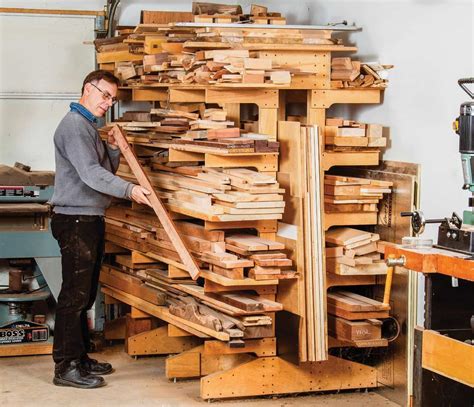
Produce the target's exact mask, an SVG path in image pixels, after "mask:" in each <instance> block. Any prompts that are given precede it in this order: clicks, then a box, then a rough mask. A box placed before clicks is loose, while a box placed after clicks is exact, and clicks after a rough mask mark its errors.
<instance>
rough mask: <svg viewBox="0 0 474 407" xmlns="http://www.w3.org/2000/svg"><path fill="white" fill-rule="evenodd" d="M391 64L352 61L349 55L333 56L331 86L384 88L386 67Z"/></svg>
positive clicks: (386, 83) (386, 84) (385, 85)
mask: <svg viewBox="0 0 474 407" xmlns="http://www.w3.org/2000/svg"><path fill="white" fill-rule="evenodd" d="M391 68H393V65H381V64H379V63H368V62H360V61H353V60H352V59H351V58H350V57H342V58H333V59H332V61H331V87H332V88H369V87H370V88H386V87H387V86H388V79H387V78H388V73H387V71H388V69H391Z"/></svg>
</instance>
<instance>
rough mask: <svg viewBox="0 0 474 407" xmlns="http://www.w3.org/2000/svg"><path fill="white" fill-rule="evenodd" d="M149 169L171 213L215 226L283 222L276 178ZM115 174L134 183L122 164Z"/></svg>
mask: <svg viewBox="0 0 474 407" xmlns="http://www.w3.org/2000/svg"><path fill="white" fill-rule="evenodd" d="M152 165H153V168H154V170H153V171H151V170H149V171H146V173H147V175H148V177H149V178H150V181H151V183H152V185H153V186H154V187H155V190H156V192H157V193H158V195H159V196H160V197H161V198H162V199H163V200H164V203H165V205H166V206H167V208H168V209H169V210H170V211H172V212H175V213H181V214H183V215H187V216H192V217H195V218H198V219H201V220H207V221H216V222H217V221H223V222H231V221H251V220H262V219H265V220H270V219H275V220H277V219H281V218H282V213H283V212H284V203H283V194H284V192H285V191H284V190H283V189H281V188H279V184H278V183H277V182H276V180H275V177H272V176H268V175H264V174H260V173H258V172H256V171H252V170H248V169H245V168H232V169H219V168H207V167H203V166H190V167H188V166H184V167H167V166H166V165H162V164H152ZM117 174H118V175H119V176H121V177H123V178H125V179H128V180H130V181H132V182H136V179H135V177H134V175H133V174H132V173H131V172H130V169H129V167H128V166H127V165H126V164H124V163H123V164H121V165H120V167H119V171H118V172H117Z"/></svg>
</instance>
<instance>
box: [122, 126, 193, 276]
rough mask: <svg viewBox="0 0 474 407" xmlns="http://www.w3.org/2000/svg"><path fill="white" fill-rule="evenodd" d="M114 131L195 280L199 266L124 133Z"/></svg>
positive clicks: (124, 153)
mask: <svg viewBox="0 0 474 407" xmlns="http://www.w3.org/2000/svg"><path fill="white" fill-rule="evenodd" d="M115 129H116V131H115V132H114V137H115V140H116V142H117V144H118V146H119V148H120V151H121V152H122V154H123V155H124V157H125V159H126V160H127V163H128V165H129V166H130V168H131V169H132V171H133V174H134V175H135V177H136V178H137V179H138V181H139V183H140V185H141V186H142V187H144V188H146V189H147V190H148V191H149V192H150V195H149V196H148V198H149V200H150V202H151V204H152V208H153V210H154V211H155V213H156V215H157V216H158V218H159V220H160V222H161V224H162V225H163V228H164V229H165V231H166V233H167V234H168V236H169V239H170V241H171V242H172V243H173V245H174V247H175V248H176V251H177V252H178V255H179V257H180V259H181V261H182V262H183V264H184V265H185V266H186V270H187V271H188V272H189V274H190V275H191V277H192V278H193V279H197V278H198V276H199V272H200V270H199V266H198V265H197V263H196V261H195V260H194V258H193V257H192V256H191V254H190V253H189V250H188V249H187V247H186V245H185V243H184V242H183V240H182V239H181V236H180V235H179V233H178V231H177V230H176V227H175V226H174V223H173V221H172V220H171V218H170V216H169V214H168V212H167V211H166V209H165V207H164V206H163V204H162V202H161V200H160V198H158V195H157V194H156V192H155V190H154V188H153V187H152V185H151V183H150V180H149V178H148V176H147V175H146V173H145V171H143V169H142V167H141V165H140V164H139V162H138V159H137V157H136V156H135V153H134V152H133V151H132V149H131V148H130V146H129V144H128V142H127V139H126V135H125V133H124V131H123V130H122V128H121V127H119V126H115Z"/></svg>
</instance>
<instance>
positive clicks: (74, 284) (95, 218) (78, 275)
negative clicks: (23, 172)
mask: <svg viewBox="0 0 474 407" xmlns="http://www.w3.org/2000/svg"><path fill="white" fill-rule="evenodd" d="M119 84H120V82H119V80H118V79H117V78H116V77H115V76H114V75H112V74H111V73H110V72H107V71H102V70H99V71H94V72H91V73H90V74H89V75H87V77H86V78H85V79H84V83H83V86H82V96H81V99H80V100H79V103H71V105H70V108H71V110H70V111H69V112H68V113H67V114H66V116H65V117H64V118H63V119H62V121H61V122H60V123H59V126H58V128H57V129H56V132H55V134H54V146H55V157H56V177H55V183H54V194H53V197H52V199H51V203H52V205H53V216H52V220H51V229H52V233H53V236H54V238H55V239H56V240H57V241H58V243H59V247H60V249H61V264H62V277H63V283H62V287H61V292H60V294H59V298H58V304H57V308H56V322H55V329H54V344H53V359H54V362H55V363H56V365H55V372H54V379H53V383H54V384H56V385H62V386H72V387H79V388H95V387H100V386H103V385H105V381H104V379H103V377H101V376H100V375H103V374H107V373H111V372H112V366H111V365H110V364H109V363H99V362H97V361H96V360H94V359H91V358H89V357H88V355H87V352H88V351H89V350H90V349H89V347H90V340H89V330H88V325H87V310H89V309H90V308H91V307H92V305H93V303H94V300H95V297H96V294H97V286H98V281H99V271H100V265H101V261H102V256H103V247H104V229H105V228H104V219H103V217H104V213H105V209H106V208H107V207H108V206H109V204H110V201H111V199H112V198H111V197H112V196H113V197H117V198H126V199H132V200H134V201H135V202H138V203H141V204H148V205H150V203H149V201H148V198H147V195H148V194H149V191H147V190H146V189H144V188H142V187H140V186H139V185H134V184H132V183H130V182H127V181H124V180H123V179H121V178H120V177H117V176H115V175H114V173H115V172H116V171H117V168H118V166H119V160H120V150H119V149H118V147H117V144H116V142H115V138H114V130H111V131H110V132H109V134H108V140H107V142H103V141H102V140H101V139H100V137H99V134H98V132H97V127H96V123H97V118H99V117H102V116H104V115H105V113H106V112H107V110H108V109H109V108H110V107H111V106H112V105H114V104H115V103H116V101H117V99H116V95H117V89H118V86H119Z"/></svg>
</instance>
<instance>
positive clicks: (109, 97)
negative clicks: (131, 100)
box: [89, 82, 118, 105]
mask: <svg viewBox="0 0 474 407" xmlns="http://www.w3.org/2000/svg"><path fill="white" fill-rule="evenodd" d="M89 83H90V84H91V85H92V86H93V87H94V88H96V89H97V90H98V91H99V92H100V93H102V98H103V99H104V100H107V101H109V100H111V101H112V105H115V104H116V103H117V102H118V100H117V98H116V97H115V96H112V95H111V94H110V93H109V92H104V91H103V90H102V89H100V88H98V87H97V86H95V85H94V84H93V83H92V82H89Z"/></svg>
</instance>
